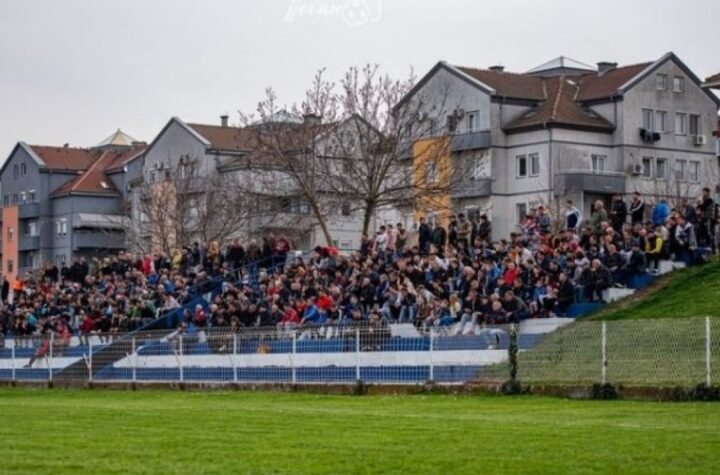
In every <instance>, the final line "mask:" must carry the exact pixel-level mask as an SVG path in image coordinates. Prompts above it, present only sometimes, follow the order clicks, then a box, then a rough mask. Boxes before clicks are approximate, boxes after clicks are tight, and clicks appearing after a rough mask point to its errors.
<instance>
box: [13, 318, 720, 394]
mask: <svg viewBox="0 0 720 475" xmlns="http://www.w3.org/2000/svg"><path fill="white" fill-rule="evenodd" d="M603 328H604V330H603ZM516 329H517V331H516V335H517V339H516V342H517V348H518V356H517V361H518V378H519V379H520V380H521V381H522V382H523V383H528V384H536V383H537V384H555V383H557V384H592V383H597V382H602V381H607V382H610V383H613V384H623V385H655V386H659V385H663V386H669V385H672V386H675V385H683V386H690V385H693V386H694V385H696V384H699V383H703V382H707V381H708V379H709V380H710V382H712V383H714V384H718V382H719V381H720V324H717V323H716V322H715V321H714V320H713V319H706V318H695V319H658V320H623V321H608V322H601V321H577V322H573V321H572V320H570V319H560V318H550V319H537V320H527V321H524V322H522V323H520V324H519V325H518V326H517V327H516ZM511 333H512V332H511V326H509V325H504V326H503V325H499V326H487V325H479V324H472V325H468V324H467V322H464V323H462V322H461V323H456V324H452V325H445V326H430V327H429V328H427V327H423V326H415V325H413V324H411V323H399V324H390V325H388V324H385V323H383V322H374V323H367V322H361V323H358V322H353V321H341V322H340V323H337V324H333V325H304V326H294V327H264V328H239V329H232V328H230V327H219V328H218V327H216V328H197V327H194V326H189V327H188V326H186V325H180V326H179V327H177V328H175V329H165V330H152V331H139V332H134V333H124V334H123V333H115V334H92V335H84V336H83V337H81V338H78V337H73V338H72V339H70V340H67V339H65V340H58V339H56V338H55V337H52V336H35V337H19V338H7V339H5V340H4V341H3V343H4V346H5V347H4V349H2V350H0V379H2V380H18V381H50V380H52V381H58V382H86V381H87V382H89V381H98V382H101V381H108V382H130V381H136V382H188V383H192V382H216V383H296V384H304V383H314V384H335V383H353V382H355V381H363V382H366V383H371V384H387V383H400V384H418V383H424V382H426V381H434V382H437V383H444V384H447V383H462V382H467V381H492V382H502V381H505V380H507V379H509V378H510V365H509V357H508V355H509V352H508V350H509V348H510V343H511ZM708 337H709V338H708Z"/></svg>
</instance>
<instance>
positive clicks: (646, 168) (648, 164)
mask: <svg viewBox="0 0 720 475" xmlns="http://www.w3.org/2000/svg"><path fill="white" fill-rule="evenodd" d="M652 162H653V159H652V157H643V159H642V167H643V170H642V176H643V177H645V178H652Z"/></svg>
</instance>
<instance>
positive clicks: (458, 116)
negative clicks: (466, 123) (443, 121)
mask: <svg viewBox="0 0 720 475" xmlns="http://www.w3.org/2000/svg"><path fill="white" fill-rule="evenodd" d="M463 117H465V109H455V118H456V119H457V120H460V119H462V118H463Z"/></svg>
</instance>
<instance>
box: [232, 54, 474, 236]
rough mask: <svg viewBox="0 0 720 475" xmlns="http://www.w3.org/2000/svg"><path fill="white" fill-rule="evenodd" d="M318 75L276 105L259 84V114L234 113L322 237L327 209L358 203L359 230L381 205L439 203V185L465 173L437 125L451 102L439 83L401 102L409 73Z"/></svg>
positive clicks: (445, 187) (443, 202)
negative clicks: (298, 96)
mask: <svg viewBox="0 0 720 475" xmlns="http://www.w3.org/2000/svg"><path fill="white" fill-rule="evenodd" d="M324 73H325V71H324V70H320V71H318V72H317V73H316V75H315V76H314V78H313V80H312V84H311V87H310V88H309V89H308V90H307V91H306V95H305V99H304V101H303V102H302V103H301V104H299V105H298V104H296V105H293V106H292V107H290V108H289V109H284V108H280V107H278V106H277V104H276V96H275V93H274V92H273V91H272V90H271V89H268V90H267V92H266V98H265V99H264V100H263V101H261V102H260V104H259V105H258V114H259V120H256V118H255V116H254V115H247V114H243V113H242V112H241V114H240V117H241V122H242V123H243V124H245V129H246V130H252V131H254V132H255V135H256V140H257V143H258V147H259V149H260V150H262V151H263V155H264V156H265V159H266V160H269V161H270V162H272V163H274V164H275V165H276V166H277V167H278V168H280V169H281V170H282V171H283V172H284V173H285V174H286V176H287V178H288V179H289V181H290V183H291V185H292V188H293V189H294V190H296V191H297V193H298V194H299V195H301V196H302V197H303V198H304V199H305V200H306V201H307V203H308V205H309V206H310V207H311V209H312V214H313V216H314V217H315V219H316V221H317V223H318V225H319V226H320V228H321V229H322V231H323V234H324V235H325V238H326V240H327V241H328V242H332V237H331V235H330V232H329V230H328V226H327V219H328V214H329V213H330V212H332V208H334V209H338V208H340V207H343V208H345V209H347V210H350V211H361V212H362V215H363V220H362V221H363V225H362V232H363V233H368V231H369V228H370V225H371V223H372V219H373V217H374V216H375V214H376V212H377V211H378V210H379V209H381V208H383V207H386V206H393V207H409V208H411V207H413V206H414V207H416V208H421V209H422V208H431V209H433V210H436V211H438V210H442V209H449V208H450V207H451V206H452V204H451V202H450V199H449V193H450V191H451V190H452V189H453V187H454V186H455V184H456V183H458V182H459V181H463V180H465V179H466V178H467V168H466V167H465V162H464V161H458V160H451V152H450V143H451V139H450V137H449V136H448V129H447V128H446V126H445V123H444V122H443V124H442V125H441V124H439V121H440V120H441V119H442V120H444V119H445V116H444V115H443V114H445V112H447V111H448V110H449V111H451V112H452V113H454V112H453V111H454V110H455V109H452V108H449V107H447V103H446V98H447V90H444V91H442V93H440V94H436V95H435V96H433V98H432V101H430V100H428V101H426V100H425V99H424V97H423V95H421V94H414V95H413V97H412V100H405V99H406V97H407V96H408V94H409V93H410V92H411V90H412V88H413V86H414V84H415V77H414V75H413V74H412V73H410V74H409V75H408V77H407V78H405V79H403V80H395V79H392V78H391V77H390V76H389V75H387V74H381V73H380V72H379V68H378V67H377V66H373V65H367V66H365V67H363V68H355V67H353V68H350V69H349V70H348V71H347V72H346V73H345V75H344V76H343V78H342V79H341V80H340V81H339V83H337V84H336V83H334V82H332V81H328V80H327V79H325V77H324ZM292 117H303V120H302V122H301V123H297V122H293V120H292ZM438 117H440V118H441V119H438ZM451 118H452V120H453V121H455V120H456V119H454V116H453V117H448V121H449V122H450V119H451ZM451 129H452V127H451Z"/></svg>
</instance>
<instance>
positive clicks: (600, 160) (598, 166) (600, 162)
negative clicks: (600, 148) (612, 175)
mask: <svg viewBox="0 0 720 475" xmlns="http://www.w3.org/2000/svg"><path fill="white" fill-rule="evenodd" d="M606 161H607V157H606V156H605V155H593V156H592V171H593V173H603V172H604V171H605V162H606Z"/></svg>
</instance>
